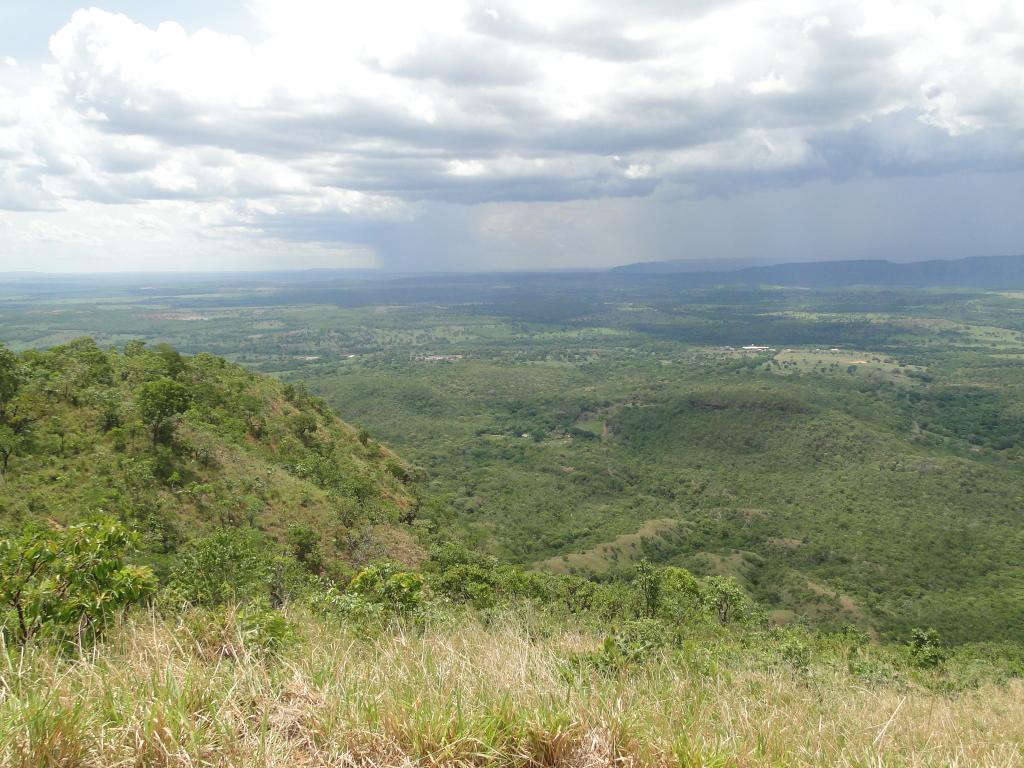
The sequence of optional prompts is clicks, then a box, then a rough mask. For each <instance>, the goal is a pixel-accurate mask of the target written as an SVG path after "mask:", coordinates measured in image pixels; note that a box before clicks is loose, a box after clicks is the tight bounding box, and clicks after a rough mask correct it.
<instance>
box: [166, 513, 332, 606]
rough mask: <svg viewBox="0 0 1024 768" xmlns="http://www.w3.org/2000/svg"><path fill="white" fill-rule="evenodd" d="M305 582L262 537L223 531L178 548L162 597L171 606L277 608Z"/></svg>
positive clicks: (302, 573) (290, 561)
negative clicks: (183, 604) (175, 561)
mask: <svg viewBox="0 0 1024 768" xmlns="http://www.w3.org/2000/svg"><path fill="white" fill-rule="evenodd" d="M311 580H312V577H311V576H310V574H309V573H308V571H306V570H305V569H304V568H303V567H302V566H301V565H300V564H299V563H298V562H297V561H295V560H294V559H292V558H290V557H282V556H280V555H276V554H275V553H274V551H273V549H272V547H271V545H270V542H269V541H268V540H267V538H266V537H265V536H263V535H262V534H260V533H258V532H257V531H253V530H238V529H231V528H227V529H224V530H221V531H217V532H216V533H213V534H211V535H209V536H207V537H205V538H203V539H199V540H198V541H194V542H192V543H190V544H189V545H188V546H187V547H185V548H184V549H183V550H182V552H181V555H180V557H179V559H178V563H177V565H176V566H175V567H174V568H173V569H172V571H171V579H170V583H169V584H168V589H167V593H166V597H167V598H168V599H169V600H170V602H172V603H176V604H181V603H188V604H191V605H226V604H241V605H244V604H249V603H259V604H263V605H270V606H271V607H278V606H280V605H282V604H284V603H285V602H287V601H289V600H293V599H295V598H296V597H298V596H300V595H302V594H303V593H304V592H305V591H307V590H308V589H309V587H310V584H311Z"/></svg>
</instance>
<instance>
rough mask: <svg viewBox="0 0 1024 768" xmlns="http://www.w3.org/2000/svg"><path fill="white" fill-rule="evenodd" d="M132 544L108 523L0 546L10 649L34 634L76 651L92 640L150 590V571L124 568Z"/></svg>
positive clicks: (30, 530)
mask: <svg viewBox="0 0 1024 768" xmlns="http://www.w3.org/2000/svg"><path fill="white" fill-rule="evenodd" d="M133 541H134V537H133V536H132V534H131V533H130V532H129V531H128V530H127V529H126V528H125V527H124V526H122V525H121V524H120V523H118V522H117V521H115V520H112V519H110V518H99V519H96V520H91V521H89V522H83V523H78V524H76V525H72V526H69V527H67V528H64V529H55V528H46V527H41V526H38V525H29V526H26V527H25V529H24V530H23V531H22V532H21V534H20V535H18V536H16V537H12V538H9V539H0V602H2V603H3V605H4V606H5V607H6V608H8V609H9V613H8V614H7V615H6V616H4V623H3V631H4V634H6V635H8V636H9V637H11V638H13V640H14V642H15V643H16V644H17V645H24V644H26V643H27V642H29V641H30V640H32V639H33V638H35V637H37V636H38V635H41V634H45V635H50V636H53V637H56V638H58V639H60V640H68V641H74V642H76V643H77V644H78V645H82V644H83V643H85V642H91V641H93V640H95V639H96V638H97V637H98V636H99V635H100V634H101V633H102V632H103V630H104V629H105V627H106V626H107V624H109V622H110V620H111V619H112V618H113V617H114V615H115V614H116V613H118V612H119V611H120V610H122V609H123V608H125V607H126V606H128V605H130V604H132V603H136V602H138V601H140V600H142V599H144V598H145V597H147V596H149V595H150V594H152V593H153V591H154V589H155V588H156V579H155V578H154V576H153V572H152V571H151V570H150V569H149V568H146V567H145V566H135V565H128V564H126V563H125V561H124V555H125V551H126V550H127V549H128V548H129V547H130V546H131V545H132V543H133Z"/></svg>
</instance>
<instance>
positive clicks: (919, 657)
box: [910, 627, 945, 669]
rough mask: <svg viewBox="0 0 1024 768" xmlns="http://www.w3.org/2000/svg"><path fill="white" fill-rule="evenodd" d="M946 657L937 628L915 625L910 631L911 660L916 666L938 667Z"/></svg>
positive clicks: (924, 667) (923, 667) (925, 667)
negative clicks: (924, 627)
mask: <svg viewBox="0 0 1024 768" xmlns="http://www.w3.org/2000/svg"><path fill="white" fill-rule="evenodd" d="M944 658H945V654H944V653H943V651H942V641H941V640H940V639H939V633H938V632H937V631H936V630H934V629H932V628H930V627H929V628H927V629H922V628H920V627H915V628H914V629H912V630H911V631H910V661H911V663H912V664H913V665H914V666H915V667H920V668H922V669H928V668H931V667H937V666H938V665H939V664H941V663H942V660H943V659H944Z"/></svg>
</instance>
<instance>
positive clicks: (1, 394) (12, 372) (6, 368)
mask: <svg viewBox="0 0 1024 768" xmlns="http://www.w3.org/2000/svg"><path fill="white" fill-rule="evenodd" d="M20 387H21V376H20V372H19V369H18V358H17V357H15V356H14V353H13V352H11V351H10V350H9V349H7V347H5V346H3V345H2V344H0V419H2V418H3V417H4V416H5V415H6V413H7V404H8V403H9V402H10V401H11V398H13V397H14V395H15V394H17V392H18V389H19V388H20Z"/></svg>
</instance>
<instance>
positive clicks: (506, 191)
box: [0, 0, 1024, 263]
mask: <svg viewBox="0 0 1024 768" xmlns="http://www.w3.org/2000/svg"><path fill="white" fill-rule="evenodd" d="M251 11H252V12H253V13H254V14H255V16H256V17H257V19H258V20H259V22H260V24H261V25H262V28H263V32H264V34H263V35H262V36H261V37H260V38H259V39H255V38H253V39H248V38H246V37H242V36H239V35H226V34H221V33H218V32H214V31H211V30H208V29H201V28H200V29H197V30H195V31H191V32H190V31H188V30H186V29H185V27H183V26H182V25H180V24H177V23H175V22H165V23H162V24H160V25H159V26H156V27H151V26H146V25H144V24H140V23H138V22H136V21H134V20H132V19H131V18H130V17H129V16H128V15H122V14H113V13H108V12H105V11H102V10H98V9H95V8H90V9H83V10H79V11H77V12H75V13H74V14H73V15H72V16H71V18H70V19H69V20H68V22H67V23H66V24H65V25H64V26H63V27H62V28H60V29H59V30H55V31H54V34H53V36H52V37H51V39H50V46H49V47H50V52H51V60H50V62H49V63H47V64H46V65H45V66H44V67H42V68H36V69H32V70H31V71H29V69H28V68H26V67H25V66H20V65H19V64H18V63H17V62H14V61H13V60H8V59H4V60H3V64H2V66H0V163H2V165H0V217H5V218H6V220H8V222H13V221H14V220H15V219H16V218H18V217H25V216H31V217H39V216H50V217H51V218H52V219H53V220H54V221H58V220H60V219H62V218H63V219H65V220H67V221H66V222H65V223H64V225H63V226H64V227H65V230H66V231H79V230H81V229H82V228H83V227H84V228H85V229H88V224H87V222H85V221H82V220H77V219H76V217H77V216H79V212H80V211H82V210H87V209H88V210H97V208H96V206H99V207H100V208H101V209H105V210H107V211H108V215H109V216H113V217H115V218H116V219H117V220H118V221H120V222H122V223H127V224H126V226H123V227H111V228H110V231H111V232H114V233H117V232H121V233H122V235H123V233H124V232H129V231H131V222H132V221H133V219H132V217H133V216H134V215H135V213H136V212H138V211H145V212H146V216H155V217H161V216H169V217H171V218H172V219H173V221H174V222H175V224H176V225H177V226H179V227H183V228H184V229H176V228H174V227H171V228H169V229H168V231H169V232H170V233H171V234H169V235H168V236H169V237H172V239H176V240H177V242H178V244H179V245H183V244H192V245H194V244H195V243H196V242H203V243H207V244H209V243H218V244H220V246H219V247H225V248H226V247H227V245H226V243H228V242H229V241H230V243H231V247H239V248H242V247H243V244H245V243H248V244H249V245H250V246H251V243H252V242H253V241H256V240H259V239H260V238H265V243H266V244H271V243H273V246H272V247H273V248H278V249H280V253H281V256H280V258H281V259H282V260H283V261H286V260H287V259H289V258H292V256H291V255H290V254H294V253H295V249H296V248H299V244H306V245H308V246H309V248H313V249H316V248H325V249H327V250H328V251H331V249H334V250H333V251H331V252H334V253H338V254H358V259H362V260H364V261H365V258H366V254H368V253H369V254H372V255H374V256H375V257H376V258H378V260H382V261H384V262H401V263H406V262H407V261H409V259H410V258H412V256H410V255H409V254H406V253H403V254H400V255H396V251H397V250H398V249H401V248H410V247H412V246H411V245H410V243H409V242H406V241H404V240H403V239H402V236H401V235H400V234H398V235H395V236H391V235H389V232H390V231H391V230H395V231H396V232H399V233H401V232H403V231H412V230H413V229H417V228H420V231H433V232H436V233H437V236H438V237H444V238H457V237H460V236H461V237H463V238H464V239H465V240H466V241H471V242H490V243H492V245H493V243H494V242H496V241H498V240H500V241H501V242H502V246H501V248H500V249H499V250H501V251H502V252H503V253H506V252H507V257H508V258H509V259H512V260H514V259H515V258H520V259H521V258H522V255H523V253H526V252H530V251H531V249H536V248H538V247H540V246H539V245H538V243H539V242H540V241H539V240H538V239H537V238H536V237H535V236H534V235H531V234H530V232H531V231H534V229H535V228H533V229H531V227H527V226H525V225H524V224H522V217H521V216H519V215H518V214H516V215H513V213H511V212H520V211H522V210H530V211H532V214H531V215H538V211H540V210H541V209H543V213H541V214H539V215H540V219H541V220H543V221H546V222H549V223H550V222H558V221H562V222H563V223H564V222H568V221H573V222H577V221H585V220H586V217H584V218H583V219H580V218H579V211H580V210H583V209H590V210H597V209H601V208H607V207H608V206H605V205H604V203H603V202H602V201H607V200H622V201H630V200H632V201H635V202H634V203H628V204H627V203H623V204H622V205H618V204H616V206H618V207H617V208H616V209H617V210H621V211H625V210H629V211H632V214H631V215H633V216H635V217H638V216H640V213H639V211H641V210H642V205H643V204H649V205H650V206H652V207H651V210H654V209H656V208H657V206H660V205H664V204H666V203H665V201H672V200H675V201H683V202H685V201H690V202H689V203H687V205H689V204H690V203H692V204H700V202H701V201H702V200H710V199H718V198H722V199H730V198H735V199H740V198H742V197H744V196H750V195H756V194H758V193H760V192H761V191H763V190H772V189H777V190H786V189H791V188H793V187H798V186H801V185H813V184H815V183H820V182H823V181H828V182H830V183H850V182H853V181H857V180H871V179H886V178H912V177H922V178H925V177H936V176H941V175H948V176H954V175H956V174H977V173H1016V172H1018V171H1019V170H1020V164H1021V160H1022V158H1024V56H1021V54H1020V51H1021V50H1024V11H1022V10H1021V8H1020V6H1019V4H1016V3H1013V2H997V1H996V0H976V1H975V2H972V3H970V4H965V3H959V2H953V0H949V1H948V2H941V1H939V0H936V2H930V3H915V2H905V1H901V0H859V1H858V2H853V0H824V1H821V0H794V1H793V2H791V3H785V4H780V3H777V2H767V1H766V0H725V1H724V2H710V0H692V1H691V2H686V3H679V2H668V0H649V1H646V2H637V3H629V4H623V3H614V2H611V0H599V1H596V2H583V1H582V0H579V1H576V0H566V1H565V2H558V3H552V2H550V0H517V2H514V3H513V2H507V1H506V0H438V2H434V3H411V2H398V1H397V0H378V2H376V3H322V2H317V1H315V0H254V2H253V3H252V4H251ZM643 201H646V203H644V202H643ZM452 206H455V207H452ZM459 206H469V207H471V208H472V207H474V206H476V207H479V210H462V209H461V208H460V207H459ZM502 206H504V208H502ZM522 206H526V208H523V207H522ZM616 206H612V207H616ZM2 211H7V213H3V212H2ZM44 211H50V212H52V213H46V214H44V213H43V212H44ZM485 211H486V213H485ZM503 211H504V213H503ZM172 212H173V214H172ZM186 214H187V215H186ZM432 216H433V217H437V220H436V222H435V223H436V224H437V226H433V227H432V226H431V225H430V222H424V221H423V220H422V219H423V217H432ZM11 217H14V218H11ZM641 218H642V217H641ZM72 220H75V223H74V225H72V224H71V223H70V222H71V221H72ZM617 220H619V219H617ZM484 221H487V222H491V223H490V224H481V222H484ZM499 221H506V222H507V221H518V222H520V223H521V225H520V226H517V227H516V228H509V227H508V226H497V225H496V224H495V223H494V222H499ZM619 221H620V224H621V226H622V227H624V228H627V229H628V228H629V226H630V225H629V223H628V221H626V220H625V219H621V220H619ZM599 223H600V222H599ZM9 226H14V224H10V223H9ZM54 226H59V225H57V224H55V225H54ZM551 226H552V227H554V226H556V225H555V224H551ZM566 226H567V231H566V243H567V245H566V250H567V251H568V250H572V249H573V246H572V245H571V243H576V246H575V248H576V251H577V252H579V251H585V250H588V249H590V245H588V244H589V243H590V242H591V238H589V237H588V236H587V235H586V233H585V231H584V228H583V227H581V226H576V225H575V224H574V225H573V226H571V227H569V226H568V225H566ZM593 226H595V227H596V229H598V230H602V229H603V230H607V227H604V228H602V227H599V226H597V224H594V225H593ZM723 226H724V224H723ZM460 228H461V229H460ZM17 231H18V232H19V233H21V235H20V236H23V237H24V238H28V239H30V238H31V233H32V231H33V229H32V227H29V226H22V225H21V224H17ZM39 231H40V232H42V231H43V230H39ZM481 233H484V234H481ZM486 233H489V234H486ZM118 236H121V235H118ZM110 237H113V235H110ZM481 238H483V239H482V240H481ZM40 239H43V238H42V236H40ZM71 239H73V238H71ZM71 239H69V238H68V237H65V238H63V239H60V242H63V243H65V244H67V243H68V242H70V241H71ZM100 239H101V240H102V237H101V238H100ZM542 240H543V242H545V243H549V242H550V238H546V237H545V238H542ZM603 240H605V241H606V240H607V233H606V234H605V235H604V236H603ZM54 241H55V240H54V238H52V237H51V238H50V239H49V240H48V242H54ZM25 242H27V240H25ZM268 247H269V246H268ZM544 247H547V246H544ZM204 248H206V249H207V250H208V246H204ZM446 248H448V246H447V245H446V244H445V243H444V242H442V243H441V244H440V245H439V246H438V249H437V250H438V251H439V252H444V251H445V249H446ZM5 250H6V251H7V253H3V252H0V259H2V258H11V257H10V256H9V254H10V252H11V248H10V244H9V245H8V247H7V248H6V249H5ZM168 250H169V251H170V248H169V249H168ZM448 250H451V249H450V248H449V249H448ZM204 252H205V251H204ZM516 253H518V254H519V256H518V257H516V256H514V254H516ZM320 257H321V256H320V255H317V256H316V258H320ZM268 258H269V256H268ZM437 258H439V259H442V260H443V256H442V255H438V256H437ZM574 258H575V256H574ZM625 260H628V257H627V258H626V259H625Z"/></svg>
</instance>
